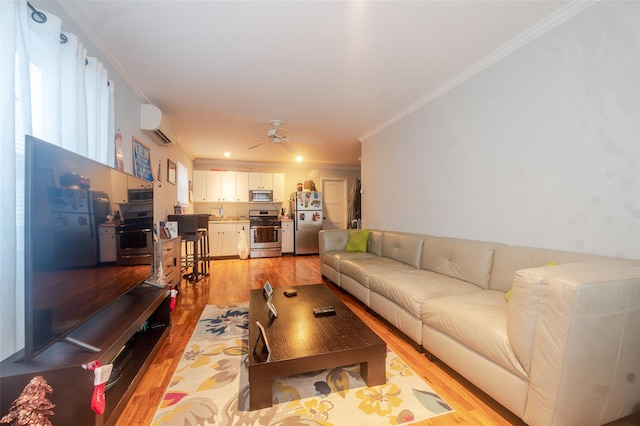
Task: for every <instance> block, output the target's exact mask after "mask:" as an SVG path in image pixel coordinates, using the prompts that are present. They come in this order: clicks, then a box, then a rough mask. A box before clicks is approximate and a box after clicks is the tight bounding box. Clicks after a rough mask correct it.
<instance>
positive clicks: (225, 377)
mask: <svg viewBox="0 0 640 426" xmlns="http://www.w3.org/2000/svg"><path fill="white" fill-rule="evenodd" d="M248 317H249V313H248V303H241V304H238V305H232V306H216V305H207V306H205V309H204V311H203V313H202V315H201V317H200V320H199V321H198V325H197V326H196V329H195V331H194V333H193V336H192V337H191V340H190V341H189V343H188V344H187V347H186V349H185V352H184V354H183V356H182V359H181V360H180V363H179V365H178V368H177V370H176V372H175V373H174V376H173V378H172V379H171V382H170V384H169V387H168V389H167V391H166V393H165V395H164V398H163V399H162V402H161V404H160V407H159V408H158V411H157V412H156V415H155V418H154V420H153V425H154V426H160V425H180V426H182V425H184V426H196V425H225V426H226V425H253V424H259V425H294V424H295V425H344V424H360V425H397V424H403V423H404V424H409V423H413V422H416V421H420V420H425V419H428V418H431V417H435V416H439V415H442V414H445V413H449V412H451V411H453V410H452V409H451V407H449V405H448V404H447V403H446V402H445V401H444V400H443V399H442V398H441V397H440V396H438V394H436V393H435V392H434V391H433V390H432V389H431V388H430V387H429V386H428V385H427V384H426V383H425V382H424V381H423V380H422V379H421V378H420V377H419V376H418V375H417V374H415V373H414V372H413V370H411V368H409V367H408V366H407V365H406V364H405V363H404V362H403V361H402V360H401V359H400V358H399V357H398V356H397V355H396V354H394V353H393V352H392V351H390V350H387V351H388V353H387V383H386V384H384V385H381V386H374V387H367V385H366V384H365V383H364V381H363V380H362V378H361V377H360V366H359V365H355V366H346V367H340V368H334V369H330V370H323V371H316V372H314V373H309V374H301V375H297V376H291V377H283V378H279V379H277V380H275V381H274V384H273V407H270V408H265V409H262V410H256V411H249V388H248V380H247V378H248V375H247V374H248V373H247V371H248V370H247V362H248V361H247V337H248V324H247V323H248Z"/></svg>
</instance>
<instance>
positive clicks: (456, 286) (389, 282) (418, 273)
mask: <svg viewBox="0 0 640 426" xmlns="http://www.w3.org/2000/svg"><path fill="white" fill-rule="evenodd" d="M369 289H370V290H371V291H374V292H376V293H378V294H380V295H382V296H384V297H385V298H387V299H389V300H390V301H392V302H393V303H395V304H396V305H398V306H400V307H402V308H403V309H405V310H406V311H408V312H410V313H411V314H412V315H413V316H414V317H416V318H420V309H421V306H422V303H423V302H424V301H425V300H430V299H434V298H436V297H443V296H451V295H454V294H463V293H469V292H472V291H481V289H480V287H478V286H477V285H474V284H470V283H468V282H465V281H461V280H457V279H455V278H451V277H446V276H444V275H440V274H437V273H435V272H430V271H425V270H422V269H415V268H413V267H410V266H407V265H404V267H395V268H389V269H387V270H383V271H378V272H376V273H375V274H371V275H370V276H369Z"/></svg>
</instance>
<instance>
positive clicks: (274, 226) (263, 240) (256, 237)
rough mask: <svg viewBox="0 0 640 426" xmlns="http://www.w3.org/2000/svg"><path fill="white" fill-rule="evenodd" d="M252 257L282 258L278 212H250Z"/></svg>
mask: <svg viewBox="0 0 640 426" xmlns="http://www.w3.org/2000/svg"><path fill="white" fill-rule="evenodd" d="M249 225H250V239H249V240H250V242H249V248H250V249H251V257H277V256H282V228H281V226H280V219H279V218H278V210H249Z"/></svg>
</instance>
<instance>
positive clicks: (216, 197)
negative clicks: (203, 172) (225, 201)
mask: <svg viewBox="0 0 640 426" xmlns="http://www.w3.org/2000/svg"><path fill="white" fill-rule="evenodd" d="M221 199H222V173H221V172H214V171H208V172H207V197H206V201H209V202H211V201H220V200H221Z"/></svg>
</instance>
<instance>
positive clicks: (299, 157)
mask: <svg viewBox="0 0 640 426" xmlns="http://www.w3.org/2000/svg"><path fill="white" fill-rule="evenodd" d="M302 160H303V158H302V155H297V156H296V161H297V162H298V163H301V162H302Z"/></svg>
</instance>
